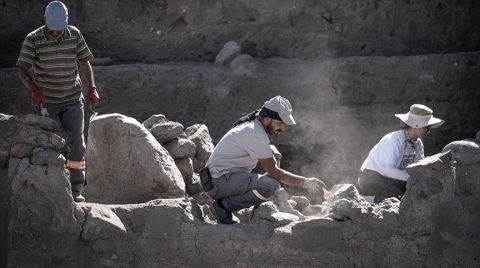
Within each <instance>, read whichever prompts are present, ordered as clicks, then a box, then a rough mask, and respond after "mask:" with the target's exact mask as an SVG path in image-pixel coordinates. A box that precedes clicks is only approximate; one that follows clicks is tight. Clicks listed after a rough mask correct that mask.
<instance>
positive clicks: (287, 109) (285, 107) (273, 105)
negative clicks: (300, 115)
mask: <svg viewBox="0 0 480 268" xmlns="http://www.w3.org/2000/svg"><path fill="white" fill-rule="evenodd" d="M263 107H265V108H267V109H270V110H272V111H274V112H277V113H278V115H279V116H280V118H281V119H282V121H283V122H284V123H285V124H287V125H295V124H296V122H295V119H293V116H292V105H291V104H290V101H288V100H287V99H286V98H284V97H282V96H276V97H273V98H271V99H270V100H268V101H266V102H265V103H264V104H263Z"/></svg>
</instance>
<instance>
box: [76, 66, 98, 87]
mask: <svg viewBox="0 0 480 268" xmlns="http://www.w3.org/2000/svg"><path fill="white" fill-rule="evenodd" d="M80 70H81V71H82V73H83V76H85V79H87V82H88V85H89V86H95V78H94V76H93V70H92V65H90V61H88V60H87V61H81V62H80Z"/></svg>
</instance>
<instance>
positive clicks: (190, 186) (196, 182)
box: [185, 173, 203, 195]
mask: <svg viewBox="0 0 480 268" xmlns="http://www.w3.org/2000/svg"><path fill="white" fill-rule="evenodd" d="M185 191H186V192H187V194H189V195H194V194H198V193H201V192H203V187H202V184H201V183H200V176H199V175H198V173H193V176H192V178H191V179H190V180H187V181H186V182H185Z"/></svg>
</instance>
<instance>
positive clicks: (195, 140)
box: [143, 114, 214, 195]
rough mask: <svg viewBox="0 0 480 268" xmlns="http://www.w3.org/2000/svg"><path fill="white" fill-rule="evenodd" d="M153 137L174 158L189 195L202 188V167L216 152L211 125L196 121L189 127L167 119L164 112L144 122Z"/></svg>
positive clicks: (196, 192)
mask: <svg viewBox="0 0 480 268" xmlns="http://www.w3.org/2000/svg"><path fill="white" fill-rule="evenodd" d="M143 126H144V127H145V128H147V129H148V130H149V131H150V132H151V133H152V134H153V136H154V137H155V138H156V139H157V140H158V142H160V144H162V145H163V146H164V147H165V149H167V151H168V152H169V153H170V155H171V157H172V158H173V159H174V160H175V164H176V165H177V168H178V169H179V170H180V173H181V174H182V177H183V180H184V182H185V190H186V192H187V194H189V195H195V194H198V193H200V192H201V191H203V188H202V186H201V184H200V178H199V175H198V171H199V170H200V169H202V168H203V167H204V166H205V164H206V163H207V161H208V158H209V157H210V155H211V154H212V152H213V148H214V146H213V142H212V138H211V137H210V133H209V131H208V127H207V126H206V125H203V124H195V125H192V126H190V127H188V128H186V129H184V127H183V125H182V124H181V123H178V122H174V121H170V120H167V119H166V117H165V116H164V115H162V114H157V115H152V116H151V117H150V118H148V119H147V120H145V122H143Z"/></svg>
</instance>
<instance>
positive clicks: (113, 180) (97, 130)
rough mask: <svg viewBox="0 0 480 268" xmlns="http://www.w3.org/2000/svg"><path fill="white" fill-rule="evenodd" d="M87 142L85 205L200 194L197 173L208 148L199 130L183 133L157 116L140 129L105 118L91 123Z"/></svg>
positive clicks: (205, 132) (123, 118) (121, 120)
mask: <svg viewBox="0 0 480 268" xmlns="http://www.w3.org/2000/svg"><path fill="white" fill-rule="evenodd" d="M88 136H89V139H88V144H87V163H88V168H87V180H88V187H86V189H85V195H86V197H87V198H88V199H89V200H90V201H93V202H100V203H119V204H122V203H123V204H125V203H141V202H147V201H150V200H153V199H157V198H179V197H184V196H185V193H187V194H188V195H196V194H199V193H200V192H202V191H203V189H202V187H201V184H200V180H199V175H198V173H197V172H198V171H199V170H200V169H201V168H203V167H204V166H205V164H206V162H207V160H208V158H209V157H210V154H211V153H212V151H213V147H214V146H213V143H212V139H211V137H210V134H209V132H208V128H207V126H205V125H201V124H196V125H193V126H190V127H188V128H186V129H185V128H184V126H183V125H182V124H181V123H178V122H174V121H171V120H167V118H166V117H165V116H164V115H161V114H157V115H152V116H151V117H150V118H148V119H147V120H145V121H144V122H143V123H142V124H141V123H139V122H138V121H137V120H136V119H134V118H130V117H127V116H124V115H121V114H106V115H101V116H97V117H95V118H93V120H91V122H90V128H89V135H88ZM89 160H90V161H89ZM127 189H128V190H127Z"/></svg>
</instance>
